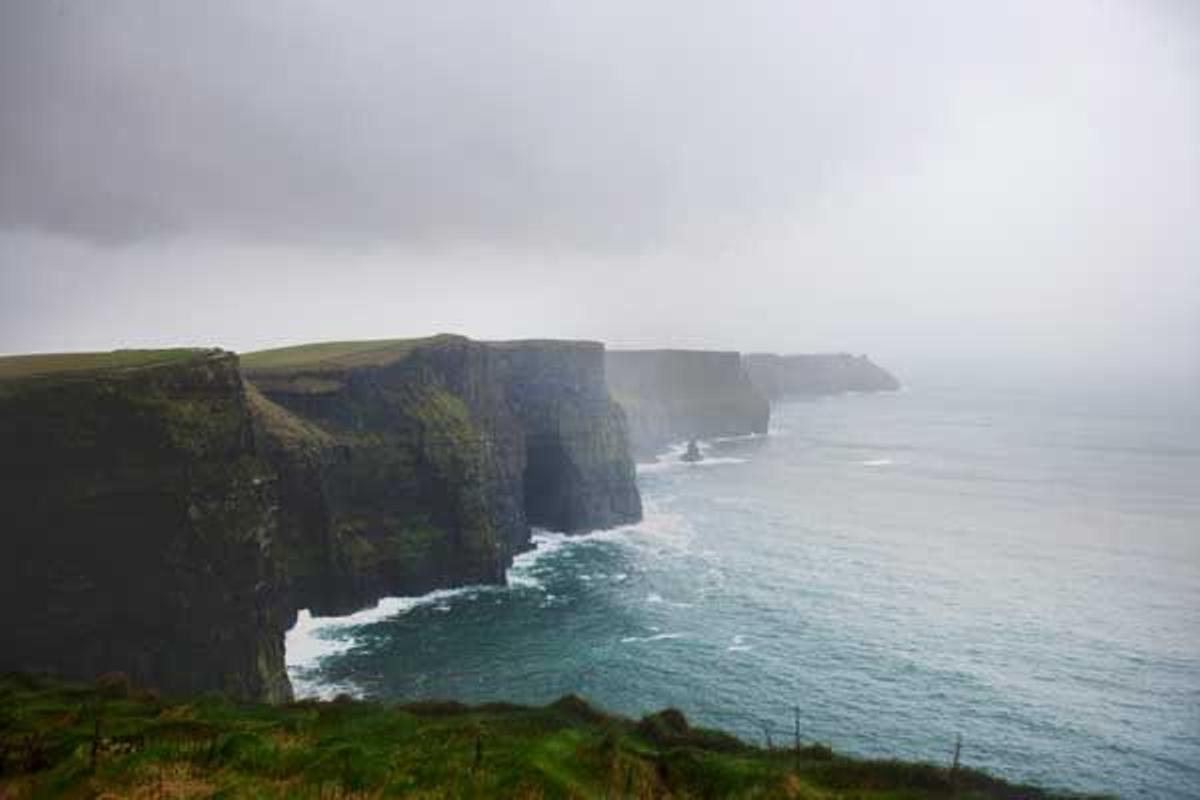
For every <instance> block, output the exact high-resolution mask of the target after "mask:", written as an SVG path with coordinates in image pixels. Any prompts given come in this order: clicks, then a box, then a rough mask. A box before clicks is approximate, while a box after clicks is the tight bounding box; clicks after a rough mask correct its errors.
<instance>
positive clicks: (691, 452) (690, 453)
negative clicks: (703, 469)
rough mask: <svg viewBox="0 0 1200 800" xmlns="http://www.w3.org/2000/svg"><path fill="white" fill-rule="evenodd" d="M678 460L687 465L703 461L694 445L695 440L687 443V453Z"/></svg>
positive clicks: (701, 455)
mask: <svg viewBox="0 0 1200 800" xmlns="http://www.w3.org/2000/svg"><path fill="white" fill-rule="evenodd" d="M680 460H681V461H687V462H688V463H694V462H696V461H703V460H704V454H703V453H701V452H700V448H699V447H698V446H697V445H696V440H695V439H692V440H690V441H689V442H688V446H687V452H686V453H684V454H683V455H682V456H681V457H680Z"/></svg>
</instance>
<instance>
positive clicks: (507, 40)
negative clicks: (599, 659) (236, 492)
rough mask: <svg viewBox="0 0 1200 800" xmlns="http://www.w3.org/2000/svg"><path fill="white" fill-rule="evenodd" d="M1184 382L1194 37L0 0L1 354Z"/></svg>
mask: <svg viewBox="0 0 1200 800" xmlns="http://www.w3.org/2000/svg"><path fill="white" fill-rule="evenodd" d="M437 331H456V332H461V333H465V334H468V335H472V336H478V337H488V338H499V337H505V338H508V337H527V336H547V337H581V338H595V339H602V340H605V341H607V342H609V343H610V344H613V345H617V346H663V345H670V346H691V347H717V348H727V349H741V350H773V351H816V350H851V351H855V352H870V353H872V354H875V355H877V356H878V357H879V358H880V359H881V360H884V361H885V362H891V364H890V365H892V366H895V367H896V368H897V370H898V371H901V372H903V370H904V367H905V365H906V364H912V363H917V362H919V361H922V360H928V359H929V358H931V357H934V356H936V357H939V358H940V357H945V358H946V359H949V360H960V361H961V360H963V359H978V360H981V361H987V362H989V363H997V364H1001V363H1018V362H1024V361H1028V362H1031V363H1033V362H1036V363H1039V364H1042V365H1044V366H1045V367H1047V368H1052V369H1053V368H1061V367H1063V366H1065V365H1070V364H1081V365H1087V366H1089V367H1095V368H1098V369H1118V368H1120V369H1129V370H1135V371H1136V370H1143V369H1160V368H1170V369H1174V370H1179V369H1181V367H1182V368H1184V369H1189V370H1191V371H1192V374H1197V371H1200V3H1194V2H1191V0H1178V2H1172V0H1161V1H1160V2H1155V0H1128V2H1116V1H1110V2H1103V1H1101V0H1054V1H1053V2H1046V0H1029V1H1028V2H994V1H992V2H962V0H945V2H912V1H911V0H906V1H905V2H880V3H875V2H843V1H842V0H839V1H838V2H827V3H820V4H818V3H801V2H783V1H782V0H781V2H772V3H754V2H737V3H734V2H721V3H707V2H698V0H677V1H675V2H664V3H655V2H614V0H606V2H603V3H591V2H586V3H584V2H574V3H567V2H560V1H559V0H546V2H513V1H512V0H508V1H507V2H503V3H493V2H453V1H451V2H437V3H433V2H429V3H417V2H392V1H391V0H388V1H387V2H384V1H383V0H380V1H379V2H346V3H343V2H330V1H328V0H322V1H320V2H318V1H317V0H287V1H286V2H285V1H284V0H279V1H278V2H273V1H264V0H256V1H255V2H252V3H245V2H240V3H234V2H212V1H211V0H209V1H207V2H186V3H185V2H158V1H157V0H145V2H127V1H124V0H106V2H103V3H96V2H85V1H84V0H78V2H62V1H61V0H27V1H25V2H22V1H21V0H0V352H9V353H13V352H25V351H46V350H77V349H106V348H112V347H119V346H155V345H165V344H176V343H189V344H190V343H196V344H216V345H222V346H225V347H229V348H233V349H239V350H248V349H253V348H257V347H265V346H272V345H279V344H288V343H294V342H299V341H306V340H320V339H330V338H338V339H341V338H360V337H382V336H407V335H422V334H427V333H432V332H437Z"/></svg>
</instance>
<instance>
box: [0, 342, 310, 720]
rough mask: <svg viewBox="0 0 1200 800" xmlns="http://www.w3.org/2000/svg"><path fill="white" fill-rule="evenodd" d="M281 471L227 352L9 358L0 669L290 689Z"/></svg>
mask: <svg viewBox="0 0 1200 800" xmlns="http://www.w3.org/2000/svg"><path fill="white" fill-rule="evenodd" d="M273 484H274V477H273V475H272V472H271V469H270V467H269V466H268V465H267V464H266V463H265V462H264V461H263V460H262V459H261V458H259V456H258V453H257V452H256V449H255V440H254V432H253V429H252V426H251V420H250V414H249V410H248V407H247V402H246V396H245V392H244V390H243V388H242V379H241V375H240V374H239V373H238V365H237V357H236V356H234V355H233V354H231V353H225V352H221V351H217V350H177V351H140V352H139V351H124V352H117V353H109V354H79V355H67V356H31V357H18V358H6V359H0V505H2V506H3V508H4V516H3V522H2V523H0V671H7V670H16V669H23V670H39V671H48V672H54V673H57V674H60V675H64V676H70V677H94V676H96V675H99V674H103V673H106V672H116V671H119V672H125V673H127V674H129V675H130V676H131V677H133V678H134V679H135V680H137V681H139V682H143V683H145V684H147V685H152V686H157V687H160V688H162V689H164V690H167V691H170V692H201V691H207V690H212V689H218V690H222V691H225V692H228V693H230V694H233V695H237V696H243V697H256V698H263V699H268V700H282V699H285V698H287V697H289V696H290V694H291V690H290V688H289V685H288V680H287V676H286V673H285V672H284V666H283V633H284V630H285V627H286V624H287V623H288V622H289V620H287V619H285V615H284V614H283V613H282V610H281V609H280V607H279V604H278V602H277V597H276V594H275V587H276V585H277V580H276V579H277V571H276V565H275V562H274V558H273V553H274V551H273V536H274V531H275V521H274V516H273V512H272V506H273V505H274V498H273Z"/></svg>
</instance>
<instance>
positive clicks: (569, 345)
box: [242, 333, 604, 373]
mask: <svg viewBox="0 0 1200 800" xmlns="http://www.w3.org/2000/svg"><path fill="white" fill-rule="evenodd" d="M466 342H474V343H476V344H480V345H484V346H487V347H493V348H496V349H499V350H517V349H527V348H537V349H577V348H580V347H586V348H594V349H602V348H603V347H604V345H603V344H602V343H600V342H586V341H573V340H568V339H514V340H510V341H495V342H483V341H476V340H472V339H468V338H467V337H465V336H459V335H457V334H452V333H439V334H436V335H434V336H425V337H421V338H416V339H365V340H362V341H349V342H315V343H313V344H301V345H294V346H292V347H278V348H274V349H271V350H259V351H257V352H254V353H246V354H244V355H243V356H242V366H243V367H244V368H245V369H246V370H247V371H248V372H260V373H261V372H294V371H341V370H345V369H353V368H356V367H379V366H385V365H387V364H392V363H395V362H396V361H399V360H401V359H403V358H404V357H405V356H407V355H408V354H410V353H411V352H412V351H413V350H416V349H417V348H419V347H436V346H439V345H447V344H455V343H466Z"/></svg>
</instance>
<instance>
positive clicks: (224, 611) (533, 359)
mask: <svg viewBox="0 0 1200 800" xmlns="http://www.w3.org/2000/svg"><path fill="white" fill-rule="evenodd" d="M603 358H604V355H603V347H602V346H601V345H599V344H595V343H587V342H509V343H493V344H485V343H480V342H473V341H470V340H467V339H464V338H462V337H453V336H440V337H434V338H432V339H426V340H416V341H396V342H368V343H362V342H352V343H333V344H326V345H311V346H307V347H301V348H289V349H288V350H283V351H268V352H264V353H258V354H253V355H251V356H248V357H247V358H246V359H245V360H244V363H243V365H242V366H243V369H241V370H239V363H238V358H237V356H235V355H233V354H230V353H224V352H221V351H171V352H147V353H139V354H90V355H81V356H51V357H37V358H32V359H0V502H3V504H4V508H5V516H4V518H3V521H0V670H24V671H46V672H51V673H57V674H59V675H62V676H64V677H73V678H90V677H94V676H96V675H99V674H102V673H105V672H124V673H128V674H129V675H130V677H131V678H132V679H133V680H134V681H135V682H137V683H139V684H142V685H148V686H157V687H160V688H162V689H164V690H166V691H168V692H178V693H197V692H204V691H209V690H220V691H224V692H226V693H228V694H230V695H233V696H236V697H243V698H256V699H266V700H270V701H281V700H285V699H287V698H288V697H290V695H291V689H290V686H289V684H288V680H287V676H286V671H285V669H284V658H283V655H284V654H283V638H284V632H285V631H286V630H287V629H288V628H289V627H290V626H291V624H292V623H293V621H294V619H295V614H296V611H297V609H299V608H311V609H312V610H313V611H314V613H317V614H331V613H341V612H348V611H352V610H355V609H357V608H361V607H364V606H366V605H369V604H371V603H373V602H375V601H376V600H378V599H379V598H380V597H383V596H385V595H404V594H414V593H421V592H424V591H427V590H429V589H432V588H435V587H443V586H453V585H461V584H468V583H499V582H503V580H504V576H505V568H506V567H507V566H508V565H509V564H511V561H512V557H513V555H514V554H515V553H517V552H519V551H520V550H522V549H524V548H527V547H528V546H529V540H530V525H531V524H535V525H540V526H543V527H547V528H553V529H556V530H562V531H568V532H578V531H586V530H591V529H594V528H601V527H608V526H611V525H616V524H620V523H625V522H633V521H636V520H638V519H640V517H641V501H640V498H639V496H638V493H637V488H636V485H635V483H634V468H633V460H632V458H631V457H630V454H629V447H628V438H627V433H626V428H625V417H624V414H623V413H622V412H621V410H620V409H619V408H618V407H617V406H616V404H615V403H614V402H613V401H612V400H611V399H609V396H608V392H607V389H606V386H605V383H604V363H603Z"/></svg>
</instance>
